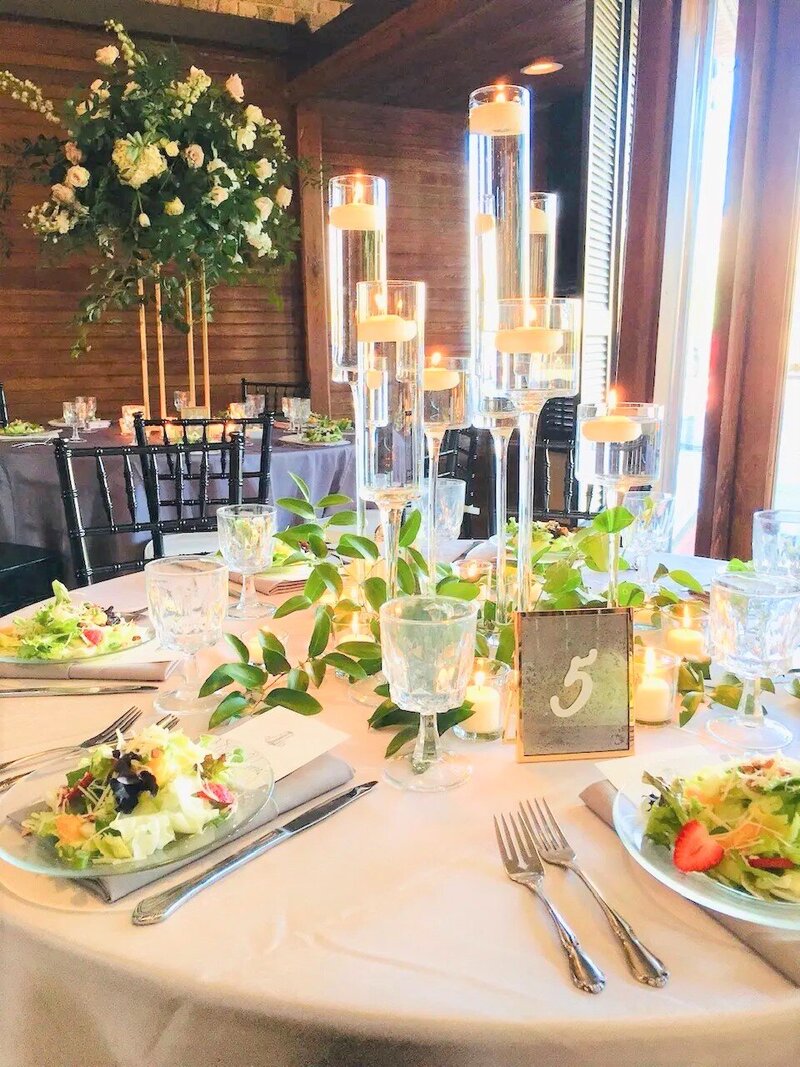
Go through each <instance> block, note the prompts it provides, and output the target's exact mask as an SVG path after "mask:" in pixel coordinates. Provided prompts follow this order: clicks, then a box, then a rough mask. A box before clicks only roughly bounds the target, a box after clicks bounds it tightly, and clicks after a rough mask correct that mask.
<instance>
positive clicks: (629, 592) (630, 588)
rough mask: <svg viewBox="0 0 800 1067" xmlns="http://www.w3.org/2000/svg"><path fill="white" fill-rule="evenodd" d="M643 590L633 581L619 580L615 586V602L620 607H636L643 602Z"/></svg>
mask: <svg viewBox="0 0 800 1067" xmlns="http://www.w3.org/2000/svg"><path fill="white" fill-rule="evenodd" d="M645 599H646V598H645V592H644V589H642V587H641V586H640V585H636V583H635V582H620V583H619V586H618V587H617V603H618V604H619V606H620V607H621V608H638V607H639V606H640V605H641V604H644V602H645Z"/></svg>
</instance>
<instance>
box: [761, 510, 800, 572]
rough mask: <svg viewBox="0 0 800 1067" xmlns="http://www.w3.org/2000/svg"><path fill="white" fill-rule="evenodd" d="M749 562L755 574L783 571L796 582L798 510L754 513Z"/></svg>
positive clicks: (799, 532) (799, 549)
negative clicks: (751, 560)
mask: <svg viewBox="0 0 800 1067" xmlns="http://www.w3.org/2000/svg"><path fill="white" fill-rule="evenodd" d="M753 565H754V566H755V569H756V573H758V574H785V575H786V576H787V577H788V578H792V579H793V580H796V581H800V511H787V510H783V509H781V510H778V511H757V512H756V513H755V515H754V516H753Z"/></svg>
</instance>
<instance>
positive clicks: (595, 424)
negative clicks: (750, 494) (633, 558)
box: [577, 389, 664, 607]
mask: <svg viewBox="0 0 800 1067" xmlns="http://www.w3.org/2000/svg"><path fill="white" fill-rule="evenodd" d="M663 424H664V409H663V407H661V405H660V404H633V403H630V404H629V403H624V404H621V403H618V402H617V394H616V391H615V390H614V389H611V390H609V393H608V400H607V402H606V403H604V404H580V405H579V406H578V463H577V469H578V480H579V481H581V482H583V483H584V484H586V483H591V484H594V485H600V486H603V487H604V488H605V490H606V493H607V498H608V505H609V507H619V506H620V505H621V504H622V499H623V497H624V495H625V493H626V491H627V490H628V489H631V488H633V487H634V486H637V485H639V486H642V485H650V486H652V484H653V483H654V482H657V481H658V479H659V478H660V476H661V431H662V427H663ZM619 544H620V539H619V533H617V532H615V533H611V534H609V563H608V593H607V599H608V606H609V607H617V602H618V595H617V587H618V583H619Z"/></svg>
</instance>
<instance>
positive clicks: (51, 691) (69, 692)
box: [0, 683, 158, 698]
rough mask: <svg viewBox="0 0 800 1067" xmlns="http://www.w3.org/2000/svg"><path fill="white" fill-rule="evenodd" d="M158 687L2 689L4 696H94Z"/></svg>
mask: <svg viewBox="0 0 800 1067" xmlns="http://www.w3.org/2000/svg"><path fill="white" fill-rule="evenodd" d="M154 689H158V686H157V685H143V684H141V683H136V684H131V685H108V686H107V685H76V686H59V685H39V686H33V687H32V688H29V689H0V698H2V697H94V696H105V695H106V694H107V693H111V694H114V693H149V692H151V691H152V690H154Z"/></svg>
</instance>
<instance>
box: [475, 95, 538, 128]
mask: <svg viewBox="0 0 800 1067" xmlns="http://www.w3.org/2000/svg"><path fill="white" fill-rule="evenodd" d="M469 132H470V133H477V134H483V136H484V137H519V136H520V135H521V134H523V133H524V132H525V108H524V107H523V106H522V104H520V103H519V101H517V100H506V99H505V94H504V93H502V92H499V93H498V94H497V98H496V99H495V100H489V101H487V103H485V104H478V105H477V106H476V107H472V108H470V111H469Z"/></svg>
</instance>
